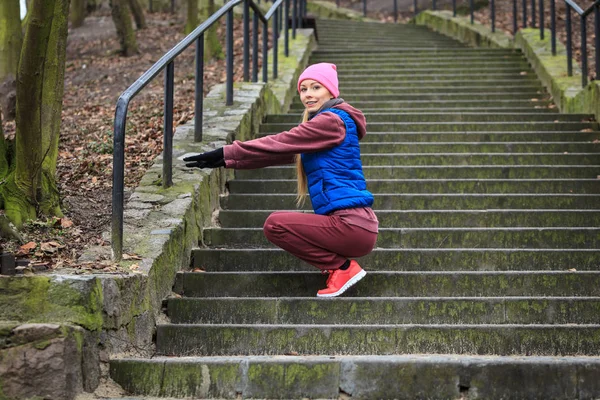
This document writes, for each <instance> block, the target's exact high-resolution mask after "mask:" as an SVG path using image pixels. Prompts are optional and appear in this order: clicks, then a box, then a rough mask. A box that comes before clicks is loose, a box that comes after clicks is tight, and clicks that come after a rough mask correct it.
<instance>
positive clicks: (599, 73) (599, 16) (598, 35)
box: [594, 6, 600, 80]
mask: <svg viewBox="0 0 600 400" xmlns="http://www.w3.org/2000/svg"><path fill="white" fill-rule="evenodd" d="M594 33H595V44H596V46H595V47H596V48H595V49H594V50H595V52H596V77H595V80H598V79H599V78H600V52H599V51H598V49H600V6H596V7H594Z"/></svg>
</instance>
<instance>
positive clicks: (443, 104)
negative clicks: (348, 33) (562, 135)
mask: <svg viewBox="0 0 600 400" xmlns="http://www.w3.org/2000/svg"><path fill="white" fill-rule="evenodd" d="M349 100H350V99H349ZM350 104H351V105H353V106H354V107H356V108H359V109H361V110H363V109H368V108H375V109H380V110H383V109H385V108H391V109H396V110H397V109H400V110H406V111H414V109H417V108H418V109H421V108H428V109H430V110H431V109H435V110H438V109H443V108H448V109H454V110H460V111H468V109H469V108H474V107H477V108H479V107H493V108H507V109H510V108H513V107H518V108H519V109H520V110H521V111H529V110H532V109H535V108H536V107H548V106H550V105H551V101H550V100H544V99H538V98H535V99H525V100H518V99H512V100H510V99H509V100H502V99H497V100H431V101H426V100H414V101H408V100H407V101H402V100H386V101H378V100H377V99H373V100H363V101H355V99H352V100H351V102H350ZM291 106H292V107H293V108H297V107H298V106H302V103H301V102H300V99H299V98H298V97H295V98H294V100H292V104H291ZM302 109H304V106H302ZM554 110H556V108H554ZM501 111H502V110H501ZM556 111H557V110H556ZM380 112H383V111H380Z"/></svg>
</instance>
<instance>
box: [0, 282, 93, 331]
mask: <svg viewBox="0 0 600 400" xmlns="http://www.w3.org/2000/svg"><path fill="white" fill-rule="evenodd" d="M0 303H2V304H3V307H1V308H0V318H1V319H3V320H13V321H20V322H69V323H73V324H77V325H81V326H82V327H84V328H86V329H89V330H93V331H96V330H99V329H101V328H102V324H103V317H102V303H103V297H102V287H101V283H100V280H99V279H96V278H94V277H90V278H86V279H78V278H75V279H73V278H70V277H60V276H56V277H51V276H21V277H0Z"/></svg>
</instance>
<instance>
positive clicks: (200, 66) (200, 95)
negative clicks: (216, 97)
mask: <svg viewBox="0 0 600 400" xmlns="http://www.w3.org/2000/svg"><path fill="white" fill-rule="evenodd" d="M194 95H195V99H194V100H195V101H194V142H201V141H202V113H203V107H204V33H203V34H202V35H200V36H198V39H196V92H195V94H194Z"/></svg>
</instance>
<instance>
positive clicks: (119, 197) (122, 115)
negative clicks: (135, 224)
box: [111, 98, 128, 262]
mask: <svg viewBox="0 0 600 400" xmlns="http://www.w3.org/2000/svg"><path fill="white" fill-rule="evenodd" d="M127 103H128V102H127V101H125V100H123V99H122V98H119V100H118V102H117V109H116V111H115V124H114V133H113V190H112V218H111V248H112V258H113V260H114V261H115V262H119V261H121V257H122V256H123V199H124V191H125V190H124V186H125V124H126V121H127Z"/></svg>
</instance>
